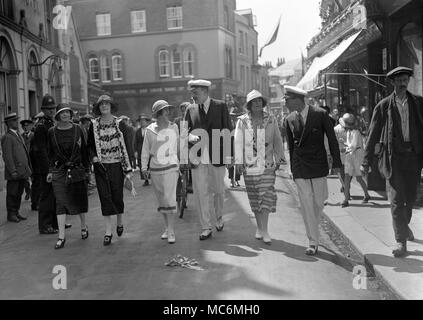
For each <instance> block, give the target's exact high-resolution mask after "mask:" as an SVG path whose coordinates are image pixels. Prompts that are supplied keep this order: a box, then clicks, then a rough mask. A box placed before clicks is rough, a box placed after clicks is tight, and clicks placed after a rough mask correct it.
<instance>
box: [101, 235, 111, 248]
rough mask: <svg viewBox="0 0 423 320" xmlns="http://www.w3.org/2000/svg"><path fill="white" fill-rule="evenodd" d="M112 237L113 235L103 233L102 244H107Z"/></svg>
mask: <svg viewBox="0 0 423 320" xmlns="http://www.w3.org/2000/svg"><path fill="white" fill-rule="evenodd" d="M112 238H113V235H112V234H111V235H107V234H106V235H105V236H104V241H103V245H105V246H108V245H110V244H111V243H112Z"/></svg>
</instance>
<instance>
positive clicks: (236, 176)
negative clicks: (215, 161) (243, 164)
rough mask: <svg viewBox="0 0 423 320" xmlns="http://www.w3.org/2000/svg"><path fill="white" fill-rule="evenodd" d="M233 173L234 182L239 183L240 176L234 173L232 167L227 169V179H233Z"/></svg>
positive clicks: (233, 167)
mask: <svg viewBox="0 0 423 320" xmlns="http://www.w3.org/2000/svg"><path fill="white" fill-rule="evenodd" d="M234 173H235V181H239V180H240V179H241V176H240V175H239V174H237V173H236V172H235V166H232V167H230V168H229V169H228V174H229V179H231V180H232V179H233V178H234Z"/></svg>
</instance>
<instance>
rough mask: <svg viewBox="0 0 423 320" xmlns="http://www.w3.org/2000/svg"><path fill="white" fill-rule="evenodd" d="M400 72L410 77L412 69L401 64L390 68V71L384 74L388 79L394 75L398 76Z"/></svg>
mask: <svg viewBox="0 0 423 320" xmlns="http://www.w3.org/2000/svg"><path fill="white" fill-rule="evenodd" d="M401 74H407V75H409V76H410V77H411V76H412V75H413V69H410V68H407V67H402V66H399V67H396V68H395V69H392V70H391V71H389V72H388V73H387V74H386V76H387V77H388V78H389V79H393V78H395V77H396V76H399V75H401Z"/></svg>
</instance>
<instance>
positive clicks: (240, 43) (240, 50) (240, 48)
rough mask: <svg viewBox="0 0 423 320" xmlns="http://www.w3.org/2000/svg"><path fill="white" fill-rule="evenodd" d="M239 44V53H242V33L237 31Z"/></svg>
mask: <svg viewBox="0 0 423 320" xmlns="http://www.w3.org/2000/svg"><path fill="white" fill-rule="evenodd" d="M238 41H239V43H238V46H239V53H244V32H242V31H239V39H238Z"/></svg>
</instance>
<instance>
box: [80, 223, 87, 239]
mask: <svg viewBox="0 0 423 320" xmlns="http://www.w3.org/2000/svg"><path fill="white" fill-rule="evenodd" d="M81 238H82V239H83V240H85V239H87V238H88V227H87V226H85V228H84V229H81Z"/></svg>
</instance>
